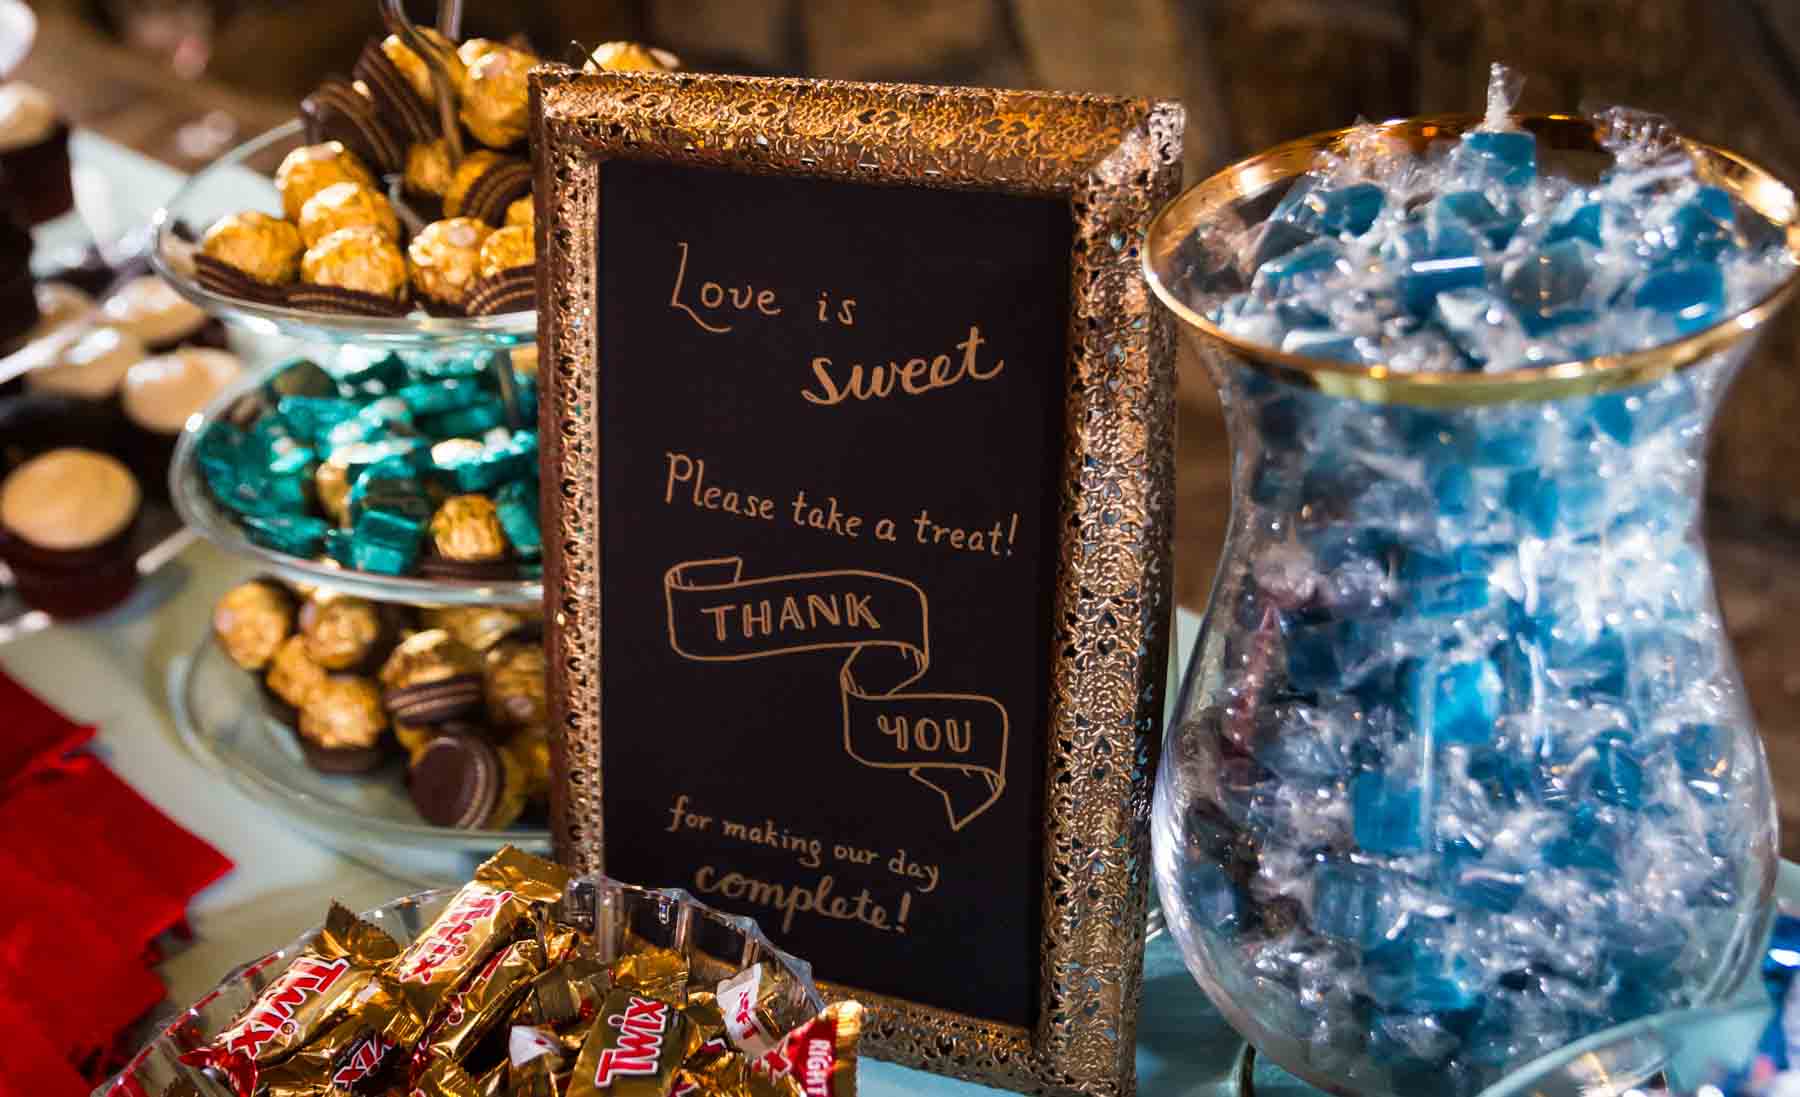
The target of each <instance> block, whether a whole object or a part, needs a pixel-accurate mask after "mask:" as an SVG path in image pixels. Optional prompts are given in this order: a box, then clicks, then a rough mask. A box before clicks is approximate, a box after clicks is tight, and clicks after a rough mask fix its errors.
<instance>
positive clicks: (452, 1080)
mask: <svg viewBox="0 0 1800 1097" xmlns="http://www.w3.org/2000/svg"><path fill="white" fill-rule="evenodd" d="M406 1097H481V1085H480V1083H478V1082H476V1081H475V1079H473V1078H471V1077H469V1072H468V1071H466V1070H464V1069H463V1068H462V1065H461V1064H459V1063H457V1062H456V1061H455V1060H452V1059H439V1060H437V1061H436V1062H434V1063H432V1064H431V1066H429V1067H428V1068H426V1070H425V1073H424V1074H421V1075H420V1076H419V1077H418V1078H417V1079H415V1080H414V1081H413V1084H412V1088H410V1089H408V1090H407V1091H406Z"/></svg>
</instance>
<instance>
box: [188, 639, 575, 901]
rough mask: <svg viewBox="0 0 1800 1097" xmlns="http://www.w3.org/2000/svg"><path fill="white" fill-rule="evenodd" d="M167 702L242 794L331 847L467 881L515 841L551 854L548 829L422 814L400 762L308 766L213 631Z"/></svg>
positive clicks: (396, 867)
mask: <svg viewBox="0 0 1800 1097" xmlns="http://www.w3.org/2000/svg"><path fill="white" fill-rule="evenodd" d="M168 688H169V706H170V709H171V711H172V712H173V713H174V715H175V726H176V728H177V730H178V732H179V734H180V736H181V740H182V742H183V743H184V744H185V745H186V746H187V748H188V749H189V750H191V751H193V753H194V755H195V756H196V757H197V758H199V759H200V760H201V761H202V762H204V763H205V764H206V765H207V766H209V767H210V768H211V769H213V770H214V771H216V772H217V773H219V774H220V775H221V776H223V777H224V778H225V779H226V780H228V781H230V782H231V783H232V784H233V785H235V786H236V787H237V788H238V790H239V791H241V792H243V793H244V794H245V795H246V796H248V797H250V798H251V799H252V800H255V801H256V802H257V803H259V804H263V805H266V806H268V807H270V808H273V809H274V810H276V811H278V812H280V813H281V814H282V815H283V816H284V817H286V818H287V819H288V820H289V821H291V822H292V823H293V824H294V825H295V826H297V827H299V828H300V829H302V830H303V831H305V832H306V833H307V835H308V836H310V837H311V838H313V839H314V840H316V841H318V842H320V843H321V844H323V845H326V846H329V847H330V848H332V849H335V850H337V851H338V852H340V853H342V854H344V855H345V856H346V857H350V858H352V859H354V860H357V861H361V862H363V863H364V864H368V865H372V866H374V867H375V868H378V869H380V870H381V871H383V872H386V873H389V874H390V875H393V876H398V877H400V878H401V879H403V880H412V881H416V882H420V883H427V884H435V883H444V882H448V881H456V880H463V879H467V878H468V876H469V873H470V871H471V870H472V869H473V868H474V866H475V864H476V863H477V862H479V861H480V860H481V859H482V858H484V857H486V856H487V855H488V854H490V853H492V852H493V851H494V850H496V849H498V848H499V847H500V846H502V845H505V844H507V843H511V844H512V845H515V846H518V847H519V848H520V849H523V850H525V851H527V852H529V853H536V854H540V855H545V856H547V855H548V854H549V852H550V833H549V831H547V830H545V829H543V828H542V827H535V828H534V827H524V826H513V827H510V828H508V829H505V830H455V829H452V828H449V827H434V826H430V825H428V824H426V823H424V822H422V821H420V819H419V814H418V812H417V811H416V810H415V809H414V807H413V804H412V801H411V800H410V799H408V797H407V794H406V788H405V784H404V778H403V771H404V769H405V762H404V761H403V760H395V761H391V762H389V763H387V764H386V765H385V766H383V767H382V768H380V769H377V770H375V771H373V772H371V773H369V774H366V775H362V776H328V775H326V774H323V773H320V772H318V771H317V770H315V769H313V768H312V767H310V766H308V765H307V763H306V760H305V758H304V757H303V756H302V754H301V752H300V747H299V745H298V744H297V743H296V741H295V738H294V734H293V732H292V730H291V729H289V728H287V727H285V726H283V725H281V724H280V723H279V722H278V721H276V720H275V719H274V718H273V717H271V716H270V714H269V712H268V710H267V708H266V707H265V705H264V703H263V695H262V693H261V692H260V690H259V688H258V686H257V683H256V678H255V676H254V675H250V674H246V673H244V671H242V670H241V669H239V668H238V666H237V665H236V664H234V663H233V662H232V661H231V660H230V659H229V658H227V657H226V656H225V654H224V652H222V651H221V650H220V649H219V646H218V645H217V644H216V643H214V641H213V640H212V638H211V637H210V636H209V637H207V638H206V639H205V640H203V641H202V642H201V643H200V644H199V646H198V647H197V648H196V649H195V650H194V652H193V654H192V655H190V656H188V657H186V658H184V659H178V660H176V661H175V662H174V664H173V665H172V666H171V668H170V673H169V684H168Z"/></svg>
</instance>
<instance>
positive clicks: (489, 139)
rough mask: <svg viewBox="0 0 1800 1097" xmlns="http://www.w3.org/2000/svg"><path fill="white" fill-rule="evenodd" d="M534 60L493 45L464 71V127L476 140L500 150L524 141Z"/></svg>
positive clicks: (517, 51)
mask: <svg viewBox="0 0 1800 1097" xmlns="http://www.w3.org/2000/svg"><path fill="white" fill-rule="evenodd" d="M535 64H537V58H535V57H533V56H531V55H530V54H529V53H526V52H525V51H523V50H516V49H513V48H512V47H511V46H496V47H495V48H494V49H492V50H490V51H488V52H487V53H485V54H483V55H482V56H481V57H480V58H479V59H477V60H476V61H475V63H474V64H472V65H470V66H469V67H468V69H467V70H466V71H465V73H464V76H463V80H462V112H461V117H462V121H463V125H465V126H467V127H468V128H469V132H470V133H472V134H474V135H475V140H477V141H480V142H481V143H482V144H484V145H487V146H488V147H489V148H496V149H503V148H507V147H509V146H511V145H516V144H518V143H519V142H520V141H523V140H524V139H525V134H526V132H527V131H528V130H530V129H531V110H530V103H529V98H530V94H531V80H530V73H531V67H532V66H533V65H535Z"/></svg>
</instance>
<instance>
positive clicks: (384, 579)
mask: <svg viewBox="0 0 1800 1097" xmlns="http://www.w3.org/2000/svg"><path fill="white" fill-rule="evenodd" d="M267 379H268V371H267V370H253V371H249V372H246V373H245V374H244V376H242V377H240V378H239V379H238V380H237V381H235V382H233V383H232V384H231V385H230V386H229V387H227V388H226V389H225V390H224V391H223V392H221V393H220V394H219V395H218V397H217V398H216V399H214V400H213V402H212V403H211V404H209V405H208V406H207V408H206V410H205V411H203V412H201V413H200V414H198V415H195V416H193V417H191V418H190V419H189V420H188V422H187V426H186V427H185V428H184V429H183V430H182V432H181V437H180V438H178V439H176V442H175V456H174V459H173V460H172V461H171V462H170V465H169V497H170V498H171V499H172V500H174V503H175V509H176V510H177V511H178V512H179V513H180V514H181V519H182V521H184V522H186V523H187V524H188V525H190V526H192V527H193V528H194V529H195V530H197V531H199V533H200V535H201V536H202V537H205V538H206V539H207V540H208V541H211V542H212V543H213V544H215V545H217V546H219V547H220V548H222V549H224V550H225V551H227V552H230V553H233V554H234V555H237V556H243V557H247V558H249V559H252V560H255V561H257V562H258V563H259V564H261V565H262V566H263V567H264V568H266V569H267V570H268V571H269V572H271V573H272V574H274V575H277V576H279V577H281V578H283V579H287V580H289V581H291V582H295V583H300V584H303V585H307V584H310V585H312V586H318V587H324V588H326V589H327V590H337V591H342V592H344V593H345V594H354V595H357V596H359V597H362V598H369V599H372V600H374V601H377V602H404V603H407V604H408V605H415V606H535V605H538V604H540V603H542V602H543V600H544V584H543V582H542V581H541V580H537V579H434V578H425V577H423V576H413V575H381V574H378V573H375V572H369V571H351V570H349V569H347V568H341V567H338V566H336V565H335V564H330V563H320V562H319V561H317V560H311V559H307V558H305V557H301V556H291V555H289V554H287V553H285V552H277V551H275V550H274V549H270V548H265V547H263V546H262V545H259V544H256V543H255V542H254V541H251V540H250V538H249V537H247V536H246V535H245V534H244V530H243V527H242V526H240V525H239V524H238V521H237V519H236V517H235V516H234V515H233V513H232V512H231V511H230V510H229V509H228V508H226V507H223V506H221V505H220V504H219V503H218V502H217V501H215V500H214V499H213V496H212V492H211V490H209V489H208V488H207V486H206V477H205V476H203V475H201V472H200V463H199V459H198V449H199V442H200V436H201V435H202V434H203V433H204V432H205V431H206V429H207V427H209V426H210V425H212V424H213V423H214V422H216V421H217V420H218V418H219V417H220V416H221V415H223V414H225V411H226V409H227V408H230V407H231V406H232V405H233V404H234V403H236V402H237V401H238V399H239V398H241V397H243V396H244V395H245V394H247V393H251V392H254V391H255V390H256V389H257V388H258V387H259V386H261V385H262V384H263V382H264V381H266V380H267Z"/></svg>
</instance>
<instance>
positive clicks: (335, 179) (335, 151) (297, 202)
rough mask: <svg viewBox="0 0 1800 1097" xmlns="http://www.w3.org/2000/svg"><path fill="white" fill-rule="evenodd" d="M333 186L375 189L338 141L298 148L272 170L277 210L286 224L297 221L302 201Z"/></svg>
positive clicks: (368, 176) (361, 164)
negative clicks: (278, 201)
mask: <svg viewBox="0 0 1800 1097" xmlns="http://www.w3.org/2000/svg"><path fill="white" fill-rule="evenodd" d="M333 183H361V184H362V185H363V186H365V187H368V188H369V189H370V190H374V189H375V177H374V176H373V175H370V174H369V169H368V168H366V167H364V166H363V163H362V161H361V160H358V159H357V158H356V157H355V156H352V155H351V154H350V151H349V150H348V149H346V148H344V146H343V143H342V142H340V141H321V142H319V143H318V144H316V145H302V146H300V147H299V148H297V149H295V150H294V151H293V152H290V153H288V154H287V156H286V157H284V158H283V159H282V161H281V166H280V167H279V168H276V169H275V189H276V190H278V191H280V192H281V208H282V211H283V213H284V214H285V215H286V216H287V219H288V220H289V221H298V220H299V219H300V210H301V208H302V207H303V206H305V205H306V200H307V199H308V198H311V197H312V196H313V195H315V194H317V193H319V192H320V191H322V190H324V189H325V188H326V187H329V186H330V185H331V184H333Z"/></svg>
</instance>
